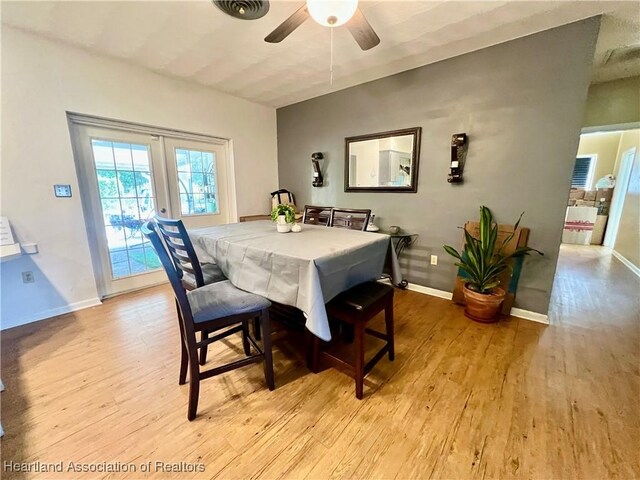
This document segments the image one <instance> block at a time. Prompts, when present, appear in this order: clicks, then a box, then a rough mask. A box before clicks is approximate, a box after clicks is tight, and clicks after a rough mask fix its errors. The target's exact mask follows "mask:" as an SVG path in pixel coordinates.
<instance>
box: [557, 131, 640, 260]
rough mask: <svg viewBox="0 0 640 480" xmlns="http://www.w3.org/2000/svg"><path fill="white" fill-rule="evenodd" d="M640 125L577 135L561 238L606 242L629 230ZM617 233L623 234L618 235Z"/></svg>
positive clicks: (608, 244) (564, 240)
mask: <svg viewBox="0 0 640 480" xmlns="http://www.w3.org/2000/svg"><path fill="white" fill-rule="evenodd" d="M639 151H640V129H632V130H616V131H598V132H590V133H583V134H582V135H581V136H580V144H579V147H578V154H577V158H576V161H575V166H574V170H573V175H572V181H571V191H570V193H569V201H568V205H567V211H566V216H565V224H564V230H563V235H562V243H563V244H571V245H581V246H591V247H602V246H604V247H607V248H610V249H612V250H613V252H615V251H616V250H615V246H616V242H617V240H618V238H622V241H623V242H625V241H626V238H627V237H628V236H633V235H634V233H633V232H629V231H626V229H627V228H629V227H628V226H627V225H626V224H627V222H625V218H626V217H627V216H630V215H632V214H633V213H632V212H631V210H633V209H634V205H633V203H634V202H637V201H638V199H637V196H636V197H635V198H634V197H633V194H631V195H630V188H632V189H633V188H634V187H633V186H634V185H635V183H634V181H633V177H634V175H635V177H637V176H638V174H639V172H638V168H637V167H636V168H635V169H634V165H635V164H636V163H637V161H638V158H637V157H638V153H639ZM619 234H620V235H621V237H619Z"/></svg>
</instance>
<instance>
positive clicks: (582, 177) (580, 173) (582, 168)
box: [571, 157, 593, 188]
mask: <svg viewBox="0 0 640 480" xmlns="http://www.w3.org/2000/svg"><path fill="white" fill-rule="evenodd" d="M592 161H593V157H578V158H576V166H575V167H573V177H572V178H571V187H572V188H588V187H589V174H590V173H591V162H592Z"/></svg>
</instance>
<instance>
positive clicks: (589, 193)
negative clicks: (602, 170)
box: [584, 190, 598, 202]
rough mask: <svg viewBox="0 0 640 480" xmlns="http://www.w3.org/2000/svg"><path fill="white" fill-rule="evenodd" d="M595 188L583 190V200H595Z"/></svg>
mask: <svg viewBox="0 0 640 480" xmlns="http://www.w3.org/2000/svg"><path fill="white" fill-rule="evenodd" d="M596 193H598V192H597V190H585V191H584V200H586V201H588V202H594V201H595V200H596Z"/></svg>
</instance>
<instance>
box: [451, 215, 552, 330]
mask: <svg viewBox="0 0 640 480" xmlns="http://www.w3.org/2000/svg"><path fill="white" fill-rule="evenodd" d="M522 215H524V212H522V213H521V214H520V217H519V218H518V221H517V222H516V223H515V225H514V226H513V232H511V233H510V234H509V235H507V237H506V238H505V239H504V240H503V241H502V243H501V244H500V245H499V246H498V245H497V239H498V225H497V224H496V223H494V222H493V215H492V214H491V211H490V210H489V209H488V208H487V207H485V206H481V207H480V231H479V235H478V238H475V237H474V236H472V235H471V234H470V233H469V232H468V231H467V229H466V228H464V236H465V244H464V247H463V250H462V252H458V251H457V250H456V249H455V248H453V247H451V246H449V245H444V249H445V250H446V252H447V253H448V254H449V255H451V256H453V257H454V258H456V259H457V260H458V261H457V262H456V264H455V265H456V266H457V267H460V269H461V270H462V273H463V274H464V276H465V277H466V282H465V284H464V289H463V293H464V298H465V302H466V307H465V315H466V316H468V317H469V318H471V319H473V320H477V321H479V322H487V323H488V322H495V321H496V320H497V315H498V311H499V309H500V305H501V304H502V301H503V300H504V297H505V295H506V292H505V290H504V289H503V288H500V286H499V285H500V276H501V275H502V273H503V272H504V271H505V270H507V269H511V265H510V262H509V261H510V260H511V259H513V258H516V257H521V256H524V255H528V254H529V253H530V252H536V253H538V254H540V255H542V252H539V251H538V250H536V249H534V248H531V247H518V248H516V249H515V250H514V251H513V252H512V253H510V254H505V253H504V251H503V250H504V248H505V246H506V245H508V244H509V242H510V241H511V239H512V238H513V236H514V235H515V232H516V230H517V228H518V225H519V224H520V220H521V219H522Z"/></svg>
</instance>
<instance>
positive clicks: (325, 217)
mask: <svg viewBox="0 0 640 480" xmlns="http://www.w3.org/2000/svg"><path fill="white" fill-rule="evenodd" d="M332 208H333V207H317V206H315V205H305V206H304V214H303V215H302V223H306V224H309V225H324V226H325V227H326V226H327V225H329V218H330V217H331V209H332Z"/></svg>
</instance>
